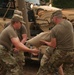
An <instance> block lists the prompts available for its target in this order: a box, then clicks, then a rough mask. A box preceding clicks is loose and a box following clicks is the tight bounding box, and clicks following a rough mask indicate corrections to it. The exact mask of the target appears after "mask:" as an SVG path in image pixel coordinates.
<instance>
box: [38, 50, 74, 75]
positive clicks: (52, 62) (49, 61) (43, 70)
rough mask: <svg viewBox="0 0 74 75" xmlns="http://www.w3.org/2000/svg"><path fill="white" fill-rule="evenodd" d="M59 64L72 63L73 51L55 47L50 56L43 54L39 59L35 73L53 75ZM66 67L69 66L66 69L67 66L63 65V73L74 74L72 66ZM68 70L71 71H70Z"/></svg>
mask: <svg viewBox="0 0 74 75" xmlns="http://www.w3.org/2000/svg"><path fill="white" fill-rule="evenodd" d="M48 54H49V53H48ZM49 55H50V54H49ZM61 64H74V51H63V50H58V49H56V50H55V51H53V54H52V55H51V57H50V58H49V57H48V56H46V55H45V54H44V55H43V57H42V59H41V66H40V68H39V71H38V73H37V75H50V74H52V75H54V73H55V72H56V71H58V68H59V66H60V65H61ZM68 67H69V68H68V70H67V67H66V66H65V69H64V71H65V75H71V74H70V73H72V75H74V69H73V67H70V66H68ZM70 70H72V71H71V72H70ZM68 71H69V72H70V73H69V72H68Z"/></svg>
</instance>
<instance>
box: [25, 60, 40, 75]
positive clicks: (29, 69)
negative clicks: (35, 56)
mask: <svg viewBox="0 0 74 75" xmlns="http://www.w3.org/2000/svg"><path fill="white" fill-rule="evenodd" d="M38 68H39V62H38V61H33V60H26V64H25V66H24V75H36V73H37V71H38Z"/></svg>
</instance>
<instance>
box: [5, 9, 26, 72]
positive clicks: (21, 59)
mask: <svg viewBox="0 0 74 75" xmlns="http://www.w3.org/2000/svg"><path fill="white" fill-rule="evenodd" d="M18 15H20V16H22V12H21V11H19V10H15V11H14V15H13V16H18ZM23 23H24V24H25V22H24V21H23ZM24 24H22V26H21V28H20V29H17V30H16V32H17V35H18V37H19V39H20V41H21V42H22V43H23V44H25V42H26V40H27V29H26V27H25V25H24ZM8 25H10V22H8V23H6V24H5V28H6V27H7V26H8ZM11 54H12V55H13V56H14V57H15V58H16V60H17V62H18V64H19V66H20V68H21V71H23V66H24V65H25V56H24V52H23V51H17V49H16V48H15V47H14V51H12V52H11Z"/></svg>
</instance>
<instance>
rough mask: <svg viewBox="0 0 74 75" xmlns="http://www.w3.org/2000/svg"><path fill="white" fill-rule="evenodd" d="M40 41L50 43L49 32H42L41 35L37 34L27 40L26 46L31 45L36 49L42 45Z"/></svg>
mask: <svg viewBox="0 0 74 75" xmlns="http://www.w3.org/2000/svg"><path fill="white" fill-rule="evenodd" d="M40 40H46V41H50V31H47V32H42V33H40V34H38V35H37V36H35V37H33V38H32V39H30V40H28V41H27V44H31V45H33V46H36V47H40V46H41V45H42V44H41V42H40Z"/></svg>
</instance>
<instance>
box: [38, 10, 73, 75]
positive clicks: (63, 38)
mask: <svg viewBox="0 0 74 75" xmlns="http://www.w3.org/2000/svg"><path fill="white" fill-rule="evenodd" d="M51 20H52V21H53V22H54V23H55V24H56V25H55V26H54V27H53V28H52V29H51V34H50V35H51V41H50V42H47V41H43V40H42V42H44V43H46V44H47V45H48V46H50V48H52V49H55V50H54V51H52V52H53V53H52V55H51V57H50V59H48V57H49V50H48V49H47V50H46V52H47V54H44V55H43V57H42V60H41V65H40V68H39V71H38V73H37V75H48V74H50V75H51V74H52V75H53V73H54V72H55V71H56V69H57V70H58V68H59V67H60V66H61V65H62V64H65V63H66V64H68V63H73V61H74V59H73V56H74V51H73V27H72V24H71V23H70V22H69V21H68V20H65V19H63V18H62V12H61V11H60V10H58V11H55V12H54V13H52V16H51ZM52 49H51V50H52ZM45 62H47V63H45ZM60 70H61V69H60ZM61 72H62V71H61ZM67 72H68V71H67ZM67 72H66V73H67ZM62 75H64V74H62ZM66 75H67V74H66ZM68 75H70V73H69V74H68Z"/></svg>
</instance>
